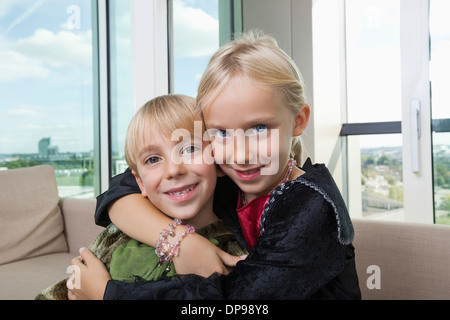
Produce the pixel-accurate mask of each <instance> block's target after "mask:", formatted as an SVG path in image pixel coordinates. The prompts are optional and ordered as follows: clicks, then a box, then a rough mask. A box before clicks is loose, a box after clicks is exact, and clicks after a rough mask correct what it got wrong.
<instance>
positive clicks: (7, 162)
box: [0, 0, 94, 197]
mask: <svg viewBox="0 0 450 320" xmlns="http://www.w3.org/2000/svg"><path fill="white" fill-rule="evenodd" d="M0 48H1V50H0V97H1V99H0V167H2V168H3V169H5V168H7V169H12V168H18V167H27V166H33V165H38V164H50V165H52V166H53V167H54V168H55V173H56V178H57V182H58V189H59V194H60V196H61V197H93V196H94V191H93V190H94V189H93V183H94V182H93V170H94V169H93V168H94V165H93V161H94V159H93V148H94V140H93V139H94V138H93V136H94V123H93V84H92V79H93V77H92V74H93V72H92V60H93V59H92V52H93V50H92V10H91V1H90V0H47V1H34V0H17V1H2V2H1V5H0Z"/></svg>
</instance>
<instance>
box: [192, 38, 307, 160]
mask: <svg viewBox="0 0 450 320" xmlns="http://www.w3.org/2000/svg"><path fill="white" fill-rule="evenodd" d="M238 75H240V76H245V77H248V78H250V79H253V80H255V81H258V82H260V83H263V84H265V85H268V86H271V87H272V88H274V89H275V90H276V92H278V94H279V95H280V97H281V99H282V101H283V102H284V104H285V106H287V107H289V108H290V110H291V111H292V113H293V114H294V115H296V114H297V113H298V111H299V110H300V108H302V106H303V105H304V104H305V101H306V98H305V96H304V90H303V85H302V79H301V75H300V72H299V70H298V68H297V66H296V64H295V63H294V61H293V60H292V59H291V58H290V57H289V56H288V55H287V54H286V53H285V52H284V51H283V50H282V49H281V48H280V47H279V46H278V43H277V41H276V40H275V39H274V38H273V37H271V36H268V35H264V34H263V33H262V32H260V31H257V30H253V31H251V32H249V33H246V34H243V35H242V37H241V38H240V39H237V40H234V41H232V42H230V43H228V44H226V45H225V46H223V47H222V48H220V49H219V51H217V52H216V53H215V54H214V55H213V56H212V58H211V60H210V61H209V64H208V66H207V67H206V70H205V72H204V73H203V76H202V78H201V80H200V84H199V88H198V95H197V107H199V108H200V109H202V110H203V109H204V108H207V106H208V103H209V102H211V101H212V100H214V99H215V97H216V96H217V95H218V94H219V93H220V91H221V90H222V89H223V88H224V87H225V86H226V85H227V83H228V82H229V81H230V79H232V78H233V77H235V76H238ZM301 152H302V148H301V143H300V137H294V138H293V139H292V145H291V157H292V158H294V159H295V160H296V161H297V162H298V163H301Z"/></svg>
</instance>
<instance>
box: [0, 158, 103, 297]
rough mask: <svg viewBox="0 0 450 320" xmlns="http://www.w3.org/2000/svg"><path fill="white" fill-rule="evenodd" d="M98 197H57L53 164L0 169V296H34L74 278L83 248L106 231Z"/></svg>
mask: <svg viewBox="0 0 450 320" xmlns="http://www.w3.org/2000/svg"><path fill="white" fill-rule="evenodd" d="M94 210H95V199H70V198H67V199H63V198H59V196H58V189H57V185H56V178H55V174H54V169H53V167H51V166H48V165H39V166H34V167H29V168H20V169H13V170H4V171H0V300H30V299H34V298H35V296H36V295H37V294H38V293H39V292H40V291H42V290H43V289H45V288H47V287H48V286H50V285H52V284H53V283H56V282H57V281H59V280H61V279H63V278H64V277H67V276H69V274H68V273H67V269H68V267H69V266H70V261H71V259H72V258H73V257H75V256H77V255H78V249H79V248H80V247H83V246H85V247H86V246H88V245H89V243H90V242H91V241H92V240H93V239H95V237H96V236H97V235H98V234H99V233H100V232H101V231H102V230H103V228H102V227H100V226H97V225H95V223H94Z"/></svg>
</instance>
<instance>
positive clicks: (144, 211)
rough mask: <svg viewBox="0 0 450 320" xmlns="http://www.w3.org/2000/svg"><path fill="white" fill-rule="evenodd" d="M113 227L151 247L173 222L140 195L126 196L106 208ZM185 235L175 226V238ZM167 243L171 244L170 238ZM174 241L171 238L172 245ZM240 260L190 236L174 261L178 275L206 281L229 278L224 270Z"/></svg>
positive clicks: (194, 235)
mask: <svg viewBox="0 0 450 320" xmlns="http://www.w3.org/2000/svg"><path fill="white" fill-rule="evenodd" d="M108 213H109V217H110V219H111V220H112V222H113V223H114V225H115V226H116V227H118V228H119V229H120V230H122V231H123V232H124V233H126V234H127V235H128V236H130V237H132V238H134V239H136V240H138V241H140V242H142V243H145V244H147V245H149V246H152V247H154V246H155V244H156V240H157V239H158V238H159V234H160V232H161V230H163V229H164V228H166V227H167V225H168V224H169V223H171V222H173V219H171V218H169V217H167V216H166V215H165V214H163V213H162V212H161V211H160V210H158V209H157V208H156V207H155V206H154V205H153V204H152V203H151V202H150V201H149V200H148V199H147V198H145V197H143V196H141V195H140V194H136V193H135V194H129V195H126V196H123V197H121V198H119V199H117V200H115V201H114V202H113V203H112V204H111V205H110V206H109V208H108ZM183 231H184V227H183V226H177V227H176V229H175V233H176V234H181V233H182V232H183ZM169 240H172V239H171V238H170V237H169ZM176 240H177V237H174V238H173V241H174V242H175V241H176ZM239 259H240V258H239V257H235V256H232V255H230V254H228V253H226V252H224V251H222V250H221V249H219V248H218V247H217V246H215V245H214V244H213V243H212V242H211V241H209V240H208V239H206V238H204V237H202V236H200V235H199V234H197V233H192V234H189V236H187V237H186V238H184V240H183V241H182V242H181V246H180V254H179V255H178V257H175V258H174V259H173V263H174V264H175V269H176V270H177V273H179V274H188V273H193V274H197V275H200V276H204V277H207V276H209V275H211V274H212V273H214V272H218V273H221V274H228V269H227V267H226V266H229V267H234V266H236V262H237V261H239Z"/></svg>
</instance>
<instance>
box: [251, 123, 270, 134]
mask: <svg viewBox="0 0 450 320" xmlns="http://www.w3.org/2000/svg"><path fill="white" fill-rule="evenodd" d="M253 129H254V130H255V133H263V132H264V131H266V130H267V126H265V125H263V124H258V125H256V126H254V127H253Z"/></svg>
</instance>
